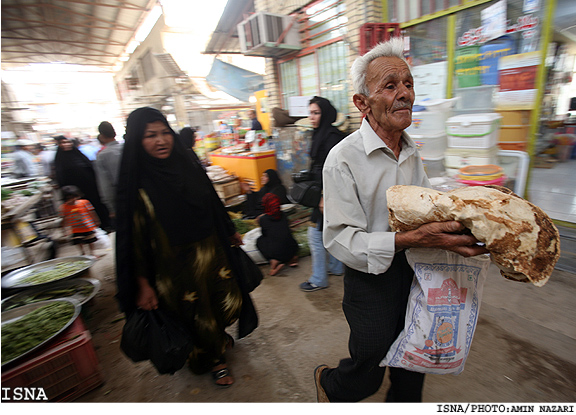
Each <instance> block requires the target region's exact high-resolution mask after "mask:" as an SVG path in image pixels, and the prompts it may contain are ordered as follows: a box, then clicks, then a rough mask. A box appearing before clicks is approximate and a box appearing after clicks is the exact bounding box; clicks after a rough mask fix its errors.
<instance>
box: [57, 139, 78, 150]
mask: <svg viewBox="0 0 576 415" xmlns="http://www.w3.org/2000/svg"><path fill="white" fill-rule="evenodd" d="M58 147H60V148H61V149H62V150H64V151H70V150H72V148H73V147H74V144H72V141H70V140H67V139H66V140H58Z"/></svg>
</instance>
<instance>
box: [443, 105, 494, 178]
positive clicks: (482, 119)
mask: <svg viewBox="0 0 576 415" xmlns="http://www.w3.org/2000/svg"><path fill="white" fill-rule="evenodd" d="M501 119H502V115H500V114H498V113H480V114H461V115H456V116H454V117H451V118H449V119H448V120H447V121H446V133H447V135H448V148H447V149H446V152H445V164H446V168H447V169H456V170H457V169H460V168H462V167H464V166H470V165H488V164H496V163H497V158H498V150H499V147H498V137H499V133H500V121H501Z"/></svg>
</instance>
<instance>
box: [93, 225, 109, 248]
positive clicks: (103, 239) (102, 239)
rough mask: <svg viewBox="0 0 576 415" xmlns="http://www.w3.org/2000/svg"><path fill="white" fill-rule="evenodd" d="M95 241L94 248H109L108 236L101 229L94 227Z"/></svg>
mask: <svg viewBox="0 0 576 415" xmlns="http://www.w3.org/2000/svg"><path fill="white" fill-rule="evenodd" d="M96 238H98V239H97V240H96V242H94V245H93V247H94V249H109V248H110V246H111V243H110V237H109V236H108V234H107V233H106V232H104V231H103V230H102V229H100V228H97V229H96Z"/></svg>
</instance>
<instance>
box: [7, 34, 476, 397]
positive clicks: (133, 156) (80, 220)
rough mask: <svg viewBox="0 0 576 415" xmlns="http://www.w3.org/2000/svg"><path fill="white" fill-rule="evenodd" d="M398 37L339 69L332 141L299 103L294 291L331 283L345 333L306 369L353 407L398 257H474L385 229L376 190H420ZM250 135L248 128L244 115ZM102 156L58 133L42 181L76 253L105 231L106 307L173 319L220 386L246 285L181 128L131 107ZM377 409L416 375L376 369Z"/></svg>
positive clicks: (260, 200)
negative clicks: (307, 263)
mask: <svg viewBox="0 0 576 415" xmlns="http://www.w3.org/2000/svg"><path fill="white" fill-rule="evenodd" d="M403 47H404V44H403V41H402V40H401V39H397V38H396V39H392V40H390V41H388V42H385V43H382V44H380V45H378V46H376V47H375V48H373V49H372V50H371V51H370V52H368V53H367V54H365V55H364V56H361V57H360V58H358V59H357V60H356V61H355V63H354V64H353V66H352V68H351V75H352V80H353V86H354V91H355V93H354V95H353V102H354V104H355V106H356V107H357V109H358V110H359V111H360V112H361V113H362V115H363V120H362V124H361V126H360V128H359V129H358V130H357V131H355V132H353V133H352V134H350V135H348V136H347V137H345V134H344V133H342V132H341V131H339V130H338V128H336V127H335V126H334V125H333V124H334V123H335V121H336V118H337V109H336V108H335V107H334V106H333V105H332V103H331V102H330V101H329V100H328V99H326V98H324V97H319V96H315V97H313V98H312V99H311V100H310V102H309V120H310V123H311V125H312V128H313V135H312V142H311V149H310V169H309V180H312V181H315V182H317V183H318V184H319V187H320V189H322V192H323V194H322V197H321V198H320V202H319V204H318V206H315V207H313V210H312V215H311V218H310V223H311V225H310V226H309V228H308V240H309V245H310V248H311V256H312V269H311V276H310V277H309V278H308V280H307V281H305V282H303V283H301V284H300V286H299V287H300V289H301V290H302V291H305V292H313V291H317V290H321V289H324V288H327V287H328V286H329V279H328V276H329V275H330V274H332V275H344V298H343V302H342V307H343V310H344V313H345V315H346V319H347V322H348V324H349V326H350V334H349V353H350V357H348V358H344V359H342V360H341V361H340V363H339V364H338V366H336V367H333V368H329V367H328V366H326V365H320V366H318V367H317V368H316V369H315V370H314V380H315V384H316V388H317V392H318V401H319V402H356V401H360V400H362V399H365V398H366V397H368V396H370V395H372V394H374V393H375V392H376V391H377V390H378V389H379V388H380V386H381V384H382V381H383V378H384V375H385V373H386V370H387V368H386V367H380V362H381V361H382V359H383V358H384V356H385V355H386V353H387V352H388V350H389V348H390V347H391V345H392V343H393V342H394V340H395V339H396V338H397V336H398V335H399V333H400V331H401V330H402V328H403V327H404V318H405V312H406V308H407V301H408V294H409V291H410V285H411V283H412V279H413V270H412V269H411V267H410V266H409V264H408V262H407V260H406V256H405V253H404V251H405V249H407V248H412V247H426V248H441V249H446V250H450V251H454V252H457V253H459V254H461V255H464V256H473V255H478V254H481V253H485V252H486V250H485V249H484V248H483V247H481V246H479V245H477V242H478V241H477V240H476V239H475V238H474V237H473V236H470V235H466V234H462V232H461V231H462V230H463V226H462V225H461V224H459V223H458V222H443V223H440V222H437V223H429V224H425V225H422V226H421V227H420V228H418V229H416V230H414V231H408V232H391V231H390V226H389V223H388V211H387V205H386V190H387V189H388V188H389V187H391V186H393V185H398V184H402V185H416V186H422V187H430V182H429V180H428V178H427V176H426V173H425V171H424V167H423V164H422V160H421V158H420V156H419V153H418V151H417V148H416V145H415V143H414V141H413V140H412V139H411V138H410V136H409V135H408V134H407V133H406V132H405V131H404V130H405V129H406V128H407V127H408V126H409V125H410V124H411V121H412V105H413V103H414V99H415V94H414V88H413V78H412V74H411V72H410V69H409V66H408V64H407V62H406V60H405V59H404V56H403ZM249 115H250V118H251V120H252V129H254V130H261V129H262V126H261V124H260V123H259V121H258V120H257V118H256V113H255V111H250V112H249ZM98 129H99V135H98V140H99V142H100V144H101V146H102V148H101V149H100V150H99V151H98V152H97V153H95V158H94V159H95V161H94V163H93V162H92V161H91V160H90V159H89V158H88V157H87V156H86V155H85V154H83V152H82V151H80V149H79V148H78V146H77V145H76V144H75V143H74V142H73V141H72V140H71V139H69V138H67V137H64V136H58V137H56V138H55V140H56V142H57V143H58V150H57V151H56V154H55V157H54V163H53V165H54V169H53V171H54V179H55V182H56V183H57V185H58V186H59V188H60V189H61V191H62V194H63V197H64V204H63V205H62V208H61V212H62V216H63V217H64V218H65V220H66V222H67V223H68V224H69V225H70V227H71V228H72V237H73V240H74V243H75V244H78V245H79V246H80V247H81V249H82V252H83V253H84V248H85V247H86V246H87V247H88V249H90V252H92V251H91V246H92V245H91V244H92V243H93V242H94V231H95V228H96V227H97V226H102V227H103V228H104V229H108V230H115V231H116V247H115V248H116V274H117V295H116V297H117V300H118V303H119V307H120V309H121V311H122V312H124V313H125V314H126V316H130V315H131V313H133V312H134V311H135V310H137V309H140V310H156V309H163V310H168V311H170V312H171V313H172V314H173V315H175V316H178V321H179V323H180V324H182V325H184V326H185V327H186V328H187V329H188V330H189V331H190V332H191V333H192V338H193V349H192V352H191V353H190V355H189V358H188V364H189V367H190V369H191V370H192V372H194V373H196V374H202V373H208V372H209V373H211V375H212V377H213V380H214V383H215V384H216V385H218V386H220V387H228V386H230V385H232V384H233V383H234V377H233V375H232V372H231V370H230V368H229V367H228V362H227V360H226V358H225V355H226V353H227V352H228V351H230V350H231V349H232V347H233V346H234V337H233V336H232V335H230V334H229V333H227V331H226V330H227V329H228V328H229V327H230V326H231V325H233V324H234V323H236V322H238V338H243V337H245V336H247V335H248V334H250V333H251V332H252V331H253V330H254V329H255V328H256V327H257V326H258V316H257V313H256V310H255V307H254V305H253V303H252V300H251V297H250V294H249V290H248V289H247V288H246V279H247V278H246V277H247V276H246V271H245V268H244V267H243V265H242V263H241V261H239V257H238V255H236V251H235V249H238V247H240V245H242V243H243V242H242V236H241V235H240V234H239V233H238V232H237V230H236V228H235V225H234V223H233V222H232V220H231V218H230V216H229V215H228V213H227V211H226V209H225V207H224V205H223V204H222V201H221V200H220V198H219V197H218V195H217V193H216V191H215V189H214V187H213V185H212V183H211V182H210V180H209V178H208V176H207V174H206V172H205V170H204V168H203V166H202V164H201V163H199V159H198V157H197V156H196V154H195V153H194V150H193V148H194V143H195V140H194V135H195V132H194V130H193V129H190V128H184V129H183V130H181V132H180V134H177V133H176V132H175V131H174V130H173V129H172V127H171V126H170V124H169V123H168V121H167V119H166V118H165V116H164V115H163V114H162V113H161V112H160V111H158V110H156V109H153V108H149V107H143V108H139V109H137V110H135V111H133V112H132V113H131V114H130V116H129V117H128V119H127V123H126V134H125V136H124V139H125V142H124V144H120V143H118V141H117V140H116V138H115V137H116V132H115V131H114V128H113V127H112V125H111V124H110V123H108V122H102V123H101V124H100V126H99V128H98ZM31 154H32V153H31V150H30V148H29V146H28V143H26V142H24V141H21V142H19V146H18V147H17V151H16V152H15V153H14V160H15V174H16V175H17V177H26V176H33V175H35V174H37V173H33V172H31ZM261 181H262V187H261V189H259V190H257V191H256V190H255V189H253V188H252V187H250V186H248V185H246V184H243V185H242V189H243V191H244V192H245V193H246V195H247V201H246V204H245V205H244V206H243V213H244V216H245V217H246V218H255V219H256V221H257V223H258V225H259V226H260V227H261V230H262V236H261V237H260V238H259V239H258V240H257V247H258V249H259V250H260V252H261V253H262V254H263V256H264V257H265V258H266V259H267V260H268V261H269V262H270V275H272V276H274V275H277V274H278V273H279V272H280V271H281V270H282V269H283V268H284V266H285V264H288V265H289V266H297V265H298V243H297V242H296V240H295V239H294V237H293V235H292V231H291V229H290V226H289V223H288V219H287V216H286V214H285V213H284V212H283V211H282V209H281V205H283V204H288V203H290V202H289V200H288V198H287V195H286V194H287V189H286V187H285V186H284V184H283V183H282V181H281V179H280V177H279V175H278V172H277V171H276V170H273V169H269V170H266V171H265V172H264V173H263V175H262V179H261ZM389 370H390V380H391V382H390V383H391V385H390V389H389V391H388V394H387V401H390V402H407V401H421V399H422V388H423V385H424V374H422V373H418V372H414V371H407V370H404V369H400V368H390V369H389Z"/></svg>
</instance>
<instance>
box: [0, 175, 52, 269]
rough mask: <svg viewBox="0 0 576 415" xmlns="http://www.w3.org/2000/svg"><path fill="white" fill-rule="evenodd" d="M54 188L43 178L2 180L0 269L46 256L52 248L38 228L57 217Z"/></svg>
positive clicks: (14, 266)
mask: <svg viewBox="0 0 576 415" xmlns="http://www.w3.org/2000/svg"><path fill="white" fill-rule="evenodd" d="M57 218H58V214H57V206H56V201H55V195H54V189H53V187H52V185H51V183H50V180H49V179H47V178H45V177H40V178H28V179H21V180H10V179H8V180H7V179H2V271H3V272H5V271H7V270H10V269H13V268H16V267H18V266H23V265H30V264H32V263H33V262H34V258H35V257H36V256H39V257H41V258H42V259H46V258H47V257H49V256H50V255H51V254H50V253H49V252H45V251H46V250H49V249H53V247H52V246H51V243H50V242H49V238H48V237H46V235H43V234H42V233H41V232H40V231H39V229H40V227H41V226H40V224H41V223H46V222H48V221H53V220H57Z"/></svg>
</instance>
